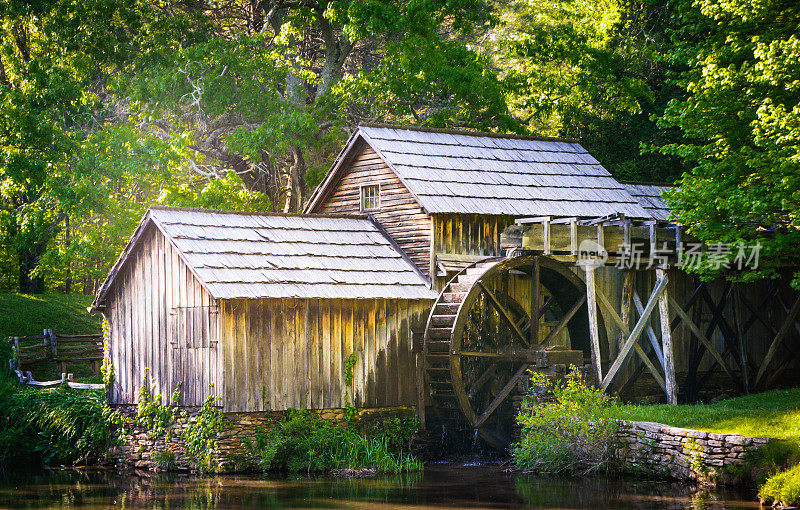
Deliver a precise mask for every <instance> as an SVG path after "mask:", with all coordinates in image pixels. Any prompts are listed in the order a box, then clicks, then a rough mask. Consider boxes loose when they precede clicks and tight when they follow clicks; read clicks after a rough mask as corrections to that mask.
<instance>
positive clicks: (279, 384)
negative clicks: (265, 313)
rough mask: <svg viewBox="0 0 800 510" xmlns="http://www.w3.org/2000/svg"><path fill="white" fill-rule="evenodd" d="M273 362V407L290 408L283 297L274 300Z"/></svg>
mask: <svg viewBox="0 0 800 510" xmlns="http://www.w3.org/2000/svg"><path fill="white" fill-rule="evenodd" d="M272 309H273V312H272V345H273V351H272V363H273V366H274V367H275V370H273V371H272V373H273V375H274V377H273V379H272V385H273V388H274V389H275V395H274V399H275V402H274V403H273V409H275V410H279V411H282V410H284V409H288V408H289V407H290V406H289V403H288V393H289V388H288V382H287V381H286V372H285V369H286V361H287V360H286V359H285V358H284V343H285V342H286V338H285V336H284V328H283V321H284V317H285V313H286V310H285V309H284V301H283V300H282V299H274V300H272Z"/></svg>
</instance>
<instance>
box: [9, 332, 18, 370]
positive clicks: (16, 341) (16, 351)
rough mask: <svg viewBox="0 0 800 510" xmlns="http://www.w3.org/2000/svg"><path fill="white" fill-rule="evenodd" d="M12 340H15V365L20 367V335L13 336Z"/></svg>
mask: <svg viewBox="0 0 800 510" xmlns="http://www.w3.org/2000/svg"><path fill="white" fill-rule="evenodd" d="M11 340H12V342H14V365H15V368H17V367H19V365H20V363H19V337H18V336H15V337H12V339H11Z"/></svg>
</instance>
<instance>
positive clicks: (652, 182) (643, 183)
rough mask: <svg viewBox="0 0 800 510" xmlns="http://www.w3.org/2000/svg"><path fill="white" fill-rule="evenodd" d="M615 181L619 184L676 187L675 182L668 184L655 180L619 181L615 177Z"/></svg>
mask: <svg viewBox="0 0 800 510" xmlns="http://www.w3.org/2000/svg"><path fill="white" fill-rule="evenodd" d="M617 182H618V183H620V184H640V185H642V186H665V187H667V188H677V187H678V185H677V184H669V183H666V182H655V181H620V180H619V179H617Z"/></svg>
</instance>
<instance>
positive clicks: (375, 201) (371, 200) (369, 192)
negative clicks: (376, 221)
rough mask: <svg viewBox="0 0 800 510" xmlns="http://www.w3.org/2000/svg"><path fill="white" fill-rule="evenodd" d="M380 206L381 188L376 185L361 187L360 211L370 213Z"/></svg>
mask: <svg viewBox="0 0 800 510" xmlns="http://www.w3.org/2000/svg"><path fill="white" fill-rule="evenodd" d="M380 206H381V188H380V186H378V185H377V184H373V185H370V186H361V210H362V211H372V210H375V209H377V208H379V207H380Z"/></svg>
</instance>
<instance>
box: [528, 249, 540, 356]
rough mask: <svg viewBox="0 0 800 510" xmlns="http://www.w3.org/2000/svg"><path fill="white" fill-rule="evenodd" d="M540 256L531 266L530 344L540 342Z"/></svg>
mask: <svg viewBox="0 0 800 510" xmlns="http://www.w3.org/2000/svg"><path fill="white" fill-rule="evenodd" d="M539 286H540V283H539V257H534V259H533V266H532V267H531V283H530V308H529V314H530V325H529V326H528V337H529V338H530V342H529V343H528V345H536V344H538V343H539Z"/></svg>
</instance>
